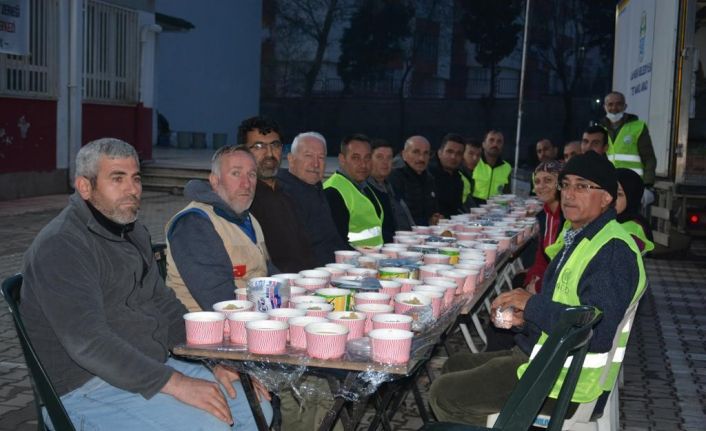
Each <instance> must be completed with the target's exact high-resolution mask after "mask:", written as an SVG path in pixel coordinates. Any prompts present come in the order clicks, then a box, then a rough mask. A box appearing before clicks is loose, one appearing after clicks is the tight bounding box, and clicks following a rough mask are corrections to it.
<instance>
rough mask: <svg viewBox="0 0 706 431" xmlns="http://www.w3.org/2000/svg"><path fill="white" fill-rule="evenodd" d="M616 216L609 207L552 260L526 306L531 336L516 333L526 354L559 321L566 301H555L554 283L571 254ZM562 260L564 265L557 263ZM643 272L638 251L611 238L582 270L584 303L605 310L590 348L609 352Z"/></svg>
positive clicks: (518, 342)
mask: <svg viewBox="0 0 706 431" xmlns="http://www.w3.org/2000/svg"><path fill="white" fill-rule="evenodd" d="M613 219H615V210H614V209H612V208H611V209H609V210H608V211H606V212H605V213H603V214H601V215H600V216H599V217H598V218H597V219H596V220H594V221H593V222H591V223H589V224H588V225H586V226H585V227H584V228H583V230H582V231H581V232H579V233H578V235H577V236H576V238H575V239H574V242H573V243H572V245H571V247H570V248H569V249H568V250H567V251H566V252H567V253H568V254H567V255H566V257H565V258H564V259H562V258H561V255H562V253H563V252H564V248H562V249H561V251H559V254H558V255H557V256H556V257H555V258H554V259H553V260H552V261H551V262H550V263H549V267H547V271H546V272H545V274H544V281H543V283H542V291H541V292H540V293H539V294H537V295H533V296H532V297H531V298H530V299H529V300H528V301H527V305H526V306H525V310H524V318H525V321H526V322H527V323H528V325H526V326H528V328H527V329H528V330H529V336H527V335H523V334H520V335H518V336H516V337H515V341H516V342H517V345H518V346H519V347H520V348H521V349H522V350H523V351H524V352H525V353H527V354H529V352H531V351H532V346H533V345H534V344H535V342H536V340H537V338H538V337H539V331H540V330H543V331H545V332H547V333H551V330H552V327H553V325H554V323H556V322H558V321H559V315H560V314H561V312H562V311H563V310H564V309H565V308H566V305H564V304H560V303H558V302H553V301H552V295H553V294H554V287H555V286H556V282H557V277H558V276H559V273H560V272H561V268H562V267H563V265H564V263H565V262H566V260H567V259H568V256H569V255H570V254H571V252H572V251H573V250H574V249H575V248H576V245H578V243H579V242H581V240H582V239H583V238H593V237H594V236H595V235H596V233H598V231H600V230H601V229H602V228H603V227H604V226H605V225H606V223H608V222H609V221H610V220H613ZM559 263H561V265H562V266H558V264H559ZM639 279H640V272H639V268H638V264H637V261H636V259H635V253H633V252H632V250H630V248H629V246H628V245H627V244H626V243H625V242H624V241H622V240H619V239H614V240H611V241H608V242H607V243H606V244H605V246H603V247H602V248H601V249H600V250H599V251H598V253H597V254H596V255H595V256H594V257H593V258H592V259H591V261H590V262H589V263H588V266H586V269H585V270H584V271H583V274H582V276H581V280H580V281H579V285H578V295H579V298H580V299H581V304H583V305H592V306H595V307H597V308H598V309H600V310H601V311H603V318H602V319H601V321H600V322H598V324H597V325H596V327H595V328H594V329H593V338H591V344H590V347H589V350H590V351H591V352H607V351H609V350H610V349H611V347H612V344H613V337H614V336H615V333H616V331H617V328H618V325H619V324H620V321H621V320H622V319H623V316H624V315H625V311H626V310H627V308H628V306H629V305H630V302H631V300H632V297H633V295H634V293H635V289H637V285H638V281H639Z"/></svg>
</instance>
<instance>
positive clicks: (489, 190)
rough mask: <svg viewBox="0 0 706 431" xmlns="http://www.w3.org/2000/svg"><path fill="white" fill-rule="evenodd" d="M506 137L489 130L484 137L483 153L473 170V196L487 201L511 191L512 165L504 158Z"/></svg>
mask: <svg viewBox="0 0 706 431" xmlns="http://www.w3.org/2000/svg"><path fill="white" fill-rule="evenodd" d="M504 142H505V137H504V136H503V134H502V132H499V131H497V130H489V131H488V133H486V134H485V138H484V139H483V154H482V155H481V159H480V160H479V161H478V165H477V166H476V168H475V169H474V170H473V181H474V182H475V185H474V188H473V197H474V198H475V199H476V200H478V201H482V202H485V201H487V200H488V198H491V197H493V196H496V195H499V194H502V193H510V174H512V166H510V164H509V163H508V162H506V161H505V160H503V158H502V154H503V144H504Z"/></svg>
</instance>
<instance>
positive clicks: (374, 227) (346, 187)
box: [324, 172, 385, 246]
mask: <svg viewBox="0 0 706 431" xmlns="http://www.w3.org/2000/svg"><path fill="white" fill-rule="evenodd" d="M331 187H333V188H334V189H336V190H337V191H338V193H340V194H341V197H342V198H343V202H345V204H346V208H348V214H349V218H348V243H350V244H351V245H352V246H377V245H382V243H383V239H382V220H383V217H384V216H385V214H384V212H383V209H382V205H381V204H380V202H379V201H378V202H377V204H378V207H379V208H380V216H379V217H378V215H377V212H376V211H375V206H374V205H373V203H372V202H370V199H368V197H367V196H365V195H364V194H363V193H361V191H360V189H359V188H358V187H356V186H355V184H353V183H352V182H351V181H350V180H349V179H348V178H346V177H345V176H343V175H341V174H339V173H338V172H336V173H334V174H333V175H331V177H329V179H328V180H326V182H324V188H325V189H328V188H331ZM365 187H368V186H367V185H366V186H365ZM371 195H372V196H373V197H374V198H375V200H377V196H376V195H375V193H374V192H372V191H371Z"/></svg>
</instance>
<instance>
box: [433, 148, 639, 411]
mask: <svg viewBox="0 0 706 431" xmlns="http://www.w3.org/2000/svg"><path fill="white" fill-rule="evenodd" d="M559 187H560V189H561V207H562V211H563V213H564V215H565V216H566V219H567V220H568V221H569V222H570V224H571V228H570V229H569V230H568V231H567V232H566V234H565V236H564V246H563V248H562V249H561V250H560V252H559V254H558V255H557V256H556V257H555V258H554V259H553V260H552V261H551V262H550V263H549V266H548V267H547V270H546V272H545V274H544V279H543V282H542V290H541V292H540V293H538V294H536V295H532V294H531V293H529V292H527V291H526V290H524V289H514V290H512V291H510V292H505V293H503V294H501V295H499V296H498V297H497V298H496V299H495V300H494V301H493V304H492V307H493V309H495V308H498V307H508V306H513V307H514V308H515V310H516V312H515V314H514V316H513V322H512V324H513V325H514V326H517V327H523V326H524V328H525V331H523V332H522V333H519V334H518V335H517V336H516V337H515V341H516V344H517V345H516V347H514V348H513V349H512V350H504V351H497V352H484V353H479V354H465V353H461V354H457V355H454V356H452V357H450V358H449V360H448V361H447V362H446V364H444V368H443V371H442V372H443V373H444V374H443V375H442V376H441V377H439V378H437V379H436V380H434V383H433V384H432V386H431V389H430V394H429V399H430V404H431V406H432V409H433V410H434V413H435V414H436V417H437V419H439V420H440V421H450V422H461V423H470V424H474V425H484V424H485V422H486V417H487V415H489V414H491V413H495V412H498V411H499V410H500V408H501V407H502V406H503V404H504V403H505V401H506V400H507V398H508V397H509V396H510V394H511V393H512V391H513V389H514V388H515V385H516V384H517V381H518V379H519V377H520V376H522V374H523V373H524V371H525V370H526V368H527V365H528V363H529V362H530V361H531V360H532V358H533V356H534V355H536V352H537V351H538V350H539V349H540V348H541V346H542V344H543V343H544V341H545V340H546V339H547V334H549V333H551V332H552V329H553V327H554V325H555V324H556V322H558V321H559V316H560V315H561V313H562V312H563V311H564V310H565V309H566V308H567V307H572V306H578V305H591V306H594V307H596V308H598V309H599V310H601V311H602V312H603V318H602V319H601V320H600V321H599V322H598V323H597V324H596V326H595V327H594V328H593V337H592V338H591V341H590V345H589V351H588V354H587V355H586V359H585V361H584V364H583V367H584V368H583V370H582V372H581V375H580V377H579V380H578V383H577V386H576V390H575V392H574V394H573V398H572V401H573V402H574V403H587V402H591V401H593V400H597V399H598V398H599V397H601V396H605V392H606V391H610V390H611V389H612V388H613V385H614V383H615V379H616V378H617V375H618V372H617V370H618V369H619V367H620V365H621V362H622V359H623V355H615V356H614V357H613V358H612V362H608V361H607V355H606V352H609V351H610V350H611V348H612V345H613V340H614V338H615V335H616V332H617V329H618V325H619V324H620V322H621V320H622V319H623V317H624V316H625V312H626V311H627V309H628V307H629V306H630V305H631V304H632V303H633V302H635V301H637V300H638V299H639V298H640V295H641V294H642V292H643V291H644V289H645V286H646V276H645V268H644V265H643V262H642V256H641V255H640V251H639V250H638V248H637V245H636V244H635V241H634V240H633V239H632V237H631V236H630V234H628V233H627V232H626V231H625V229H623V228H622V226H620V224H618V222H617V221H616V220H615V217H616V212H615V208H614V206H615V199H616V195H617V188H618V185H617V176H616V173H615V168H614V167H613V166H612V164H611V163H610V162H609V161H608V160H607V159H606V158H605V157H603V156H600V155H598V154H596V153H595V152H592V151H590V152H588V153H586V154H583V155H579V156H575V157H574V158H572V159H571V160H570V161H569V162H568V163H567V164H566V166H565V167H564V169H563V170H562V171H561V173H560V174H559ZM628 335H629V334H622V335H621V337H620V341H619V343H620V347H621V348H624V347H625V346H626V345H627V341H628ZM606 367H610V368H611V373H609V378H608V379H607V381H605V382H602V381H601V380H600V377H601V374H602V373H603V371H604V370H605V369H606ZM565 370H566V368H565ZM613 371H614V372H613ZM565 372H566V371H563V373H565ZM564 375H565V374H562V375H560V377H559V378H558V380H557V382H556V385H555V386H554V389H553V390H552V392H551V393H550V395H549V398H547V401H546V403H545V405H544V408H543V412H544V411H551V410H552V409H553V406H554V405H555V399H556V397H557V396H558V393H559V389H558V388H559V387H561V385H562V383H563V379H564V377H563V376H564ZM488 382H493V384H492V385H488V384H487V383H488ZM574 407H575V404H574ZM545 409H546V410H545ZM570 411H571V409H570Z"/></svg>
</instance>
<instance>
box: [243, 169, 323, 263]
mask: <svg viewBox="0 0 706 431" xmlns="http://www.w3.org/2000/svg"><path fill="white" fill-rule="evenodd" d="M294 208H295V204H294V201H292V198H290V197H289V196H287V195H286V194H284V192H283V191H282V187H281V186H280V185H279V182H277V181H275V188H274V189H272V187H270V186H269V185H267V184H266V183H264V182H262V181H259V180H258V182H257V189H256V191H255V199H254V200H253V203H252V206H251V207H250V212H251V213H252V214H253V215H254V216H255V218H256V219H257V221H258V222H260V227H262V232H263V233H264V234H265V244H267V253H268V254H269V255H270V259H272V263H274V265H275V266H276V267H277V268H279V270H280V271H282V272H299V271H301V270H304V269H311V268H315V267H316V266H317V265H316V261H315V260H314V254H313V252H312V251H311V247H310V245H309V240H308V239H307V237H306V233H305V232H304V226H303V224H302V223H301V221H300V218H299V214H297V212H296V211H295V209H294Z"/></svg>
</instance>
